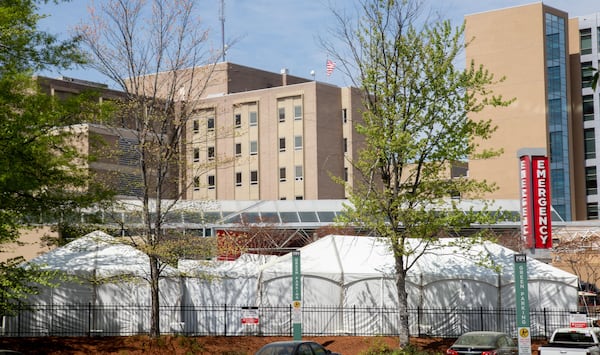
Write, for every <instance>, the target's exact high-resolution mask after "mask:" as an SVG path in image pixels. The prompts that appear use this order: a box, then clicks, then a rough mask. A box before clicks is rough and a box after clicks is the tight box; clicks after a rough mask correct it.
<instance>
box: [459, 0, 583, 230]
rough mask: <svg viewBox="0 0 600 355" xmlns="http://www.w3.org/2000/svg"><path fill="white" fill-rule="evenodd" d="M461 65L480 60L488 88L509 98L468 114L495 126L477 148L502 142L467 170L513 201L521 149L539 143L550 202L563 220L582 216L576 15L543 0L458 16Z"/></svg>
mask: <svg viewBox="0 0 600 355" xmlns="http://www.w3.org/2000/svg"><path fill="white" fill-rule="evenodd" d="M465 20H466V31H465V33H466V35H465V38H466V39H467V40H470V41H471V42H470V44H469V45H468V47H467V51H466V59H467V63H470V62H471V61H474V63H475V65H484V66H485V68H486V69H488V70H489V71H490V72H491V73H494V75H495V76H496V78H500V77H503V76H504V77H506V80H505V81H504V82H501V83H499V84H497V85H496V86H495V87H494V91H495V93H497V94H502V95H503V96H504V97H505V98H515V102H514V103H513V104H512V105H510V106H509V107H503V108H491V109H486V110H484V111H483V112H481V113H479V114H476V115H473V116H472V118H474V119H492V120H493V122H494V124H496V125H497V126H498V130H497V131H496V132H495V133H494V134H493V137H492V139H490V140H488V141H486V142H483V143H482V147H483V148H488V147H490V148H503V149H504V153H503V154H502V155H501V156H499V157H497V158H493V159H487V160H471V161H469V176H470V177H473V178H477V179H486V180H487V181H490V182H494V183H496V184H497V186H498V190H497V191H496V192H494V193H493V194H491V195H489V196H487V197H488V198H495V199H518V198H520V190H519V165H518V157H517V151H518V150H519V149H521V148H543V149H545V150H546V152H547V154H548V156H549V157H550V169H551V185H552V186H551V196H552V205H553V207H554V208H555V209H556V210H557V212H558V213H559V214H560V215H561V216H562V218H563V219H565V220H567V221H569V220H580V219H586V203H585V201H586V197H585V180H584V170H585V169H584V159H583V143H582V142H583V129H582V116H581V81H580V73H581V69H580V62H579V31H578V26H577V19H573V20H569V18H568V14H567V13H566V12H564V11H561V10H558V9H555V8H552V7H549V6H546V5H544V4H543V3H541V2H539V3H533V4H529V5H523V6H516V7H510V8H505V9H500V10H495V11H489V12H484V13H477V14H472V15H467V16H465Z"/></svg>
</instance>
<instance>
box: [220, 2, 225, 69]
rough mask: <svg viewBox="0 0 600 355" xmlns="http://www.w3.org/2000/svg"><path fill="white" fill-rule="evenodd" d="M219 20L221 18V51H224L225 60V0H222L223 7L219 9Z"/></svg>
mask: <svg viewBox="0 0 600 355" xmlns="http://www.w3.org/2000/svg"><path fill="white" fill-rule="evenodd" d="M219 20H221V51H222V52H223V61H225V50H226V49H227V47H226V45H225V0H221V9H220V11H219Z"/></svg>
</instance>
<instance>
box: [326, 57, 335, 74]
mask: <svg viewBox="0 0 600 355" xmlns="http://www.w3.org/2000/svg"><path fill="white" fill-rule="evenodd" d="M326 67H327V76H330V75H331V73H333V69H335V62H334V61H332V60H331V59H327V65H326Z"/></svg>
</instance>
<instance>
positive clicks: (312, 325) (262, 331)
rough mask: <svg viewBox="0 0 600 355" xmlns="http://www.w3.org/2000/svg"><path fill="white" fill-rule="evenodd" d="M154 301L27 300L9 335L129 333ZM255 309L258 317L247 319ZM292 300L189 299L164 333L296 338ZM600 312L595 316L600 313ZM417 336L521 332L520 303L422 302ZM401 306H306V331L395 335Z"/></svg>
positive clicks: (533, 316)
mask: <svg viewBox="0 0 600 355" xmlns="http://www.w3.org/2000/svg"><path fill="white" fill-rule="evenodd" d="M150 310H151V309H150V306H147V305H130V306H123V305H92V304H65V305H27V306H23V307H21V308H20V309H19V310H18V312H17V313H16V315H14V316H4V317H2V318H3V319H2V322H1V323H0V324H1V325H2V327H1V328H0V335H2V336H13V337H15V336H16V337H20V336H27V337H30V336H127V335H139V334H147V333H149V329H150V313H151V312H150ZM248 310H251V311H252V314H251V316H252V317H253V319H258V323H253V322H250V323H243V322H242V319H243V318H245V317H248ZM293 313H294V312H293V309H292V306H291V305H284V306H261V307H251V306H248V305H227V304H223V305H182V306H175V307H161V308H160V324H161V333H163V334H182V335H189V336H206V335H213V336H216V335H218V336H241V335H259V336H291V335H292V322H293ZM572 313H573V311H571V310H551V309H541V310H531V311H530V323H531V327H530V328H531V329H530V330H531V337H532V338H548V337H549V336H550V335H551V334H552V332H553V331H554V330H555V329H556V328H558V327H564V326H568V325H569V320H570V317H571V315H572ZM598 316H599V314H598V313H597V312H596V313H593V314H588V317H590V318H596V319H597V318H598ZM408 317H409V318H408V319H409V332H410V335H411V336H435V337H457V336H459V335H460V334H462V333H464V332H466V331H473V330H494V331H502V332H506V333H508V334H513V335H516V329H517V327H516V311H515V309H487V308H473V309H468V308H451V309H447V308H439V309H425V308H415V309H409V310H408ZM398 320H399V311H398V309H397V308H387V307H359V306H351V307H337V306H304V307H303V308H302V333H303V334H304V335H306V336H325V335H327V336H331V335H353V336H374V335H382V336H395V335H398V333H399V332H398V330H399V325H398V324H399V323H398Z"/></svg>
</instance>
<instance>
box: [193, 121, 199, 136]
mask: <svg viewBox="0 0 600 355" xmlns="http://www.w3.org/2000/svg"><path fill="white" fill-rule="evenodd" d="M192 127H193V128H192V130H193V132H194V133H198V132H200V122H198V120H194V121H193V122H192Z"/></svg>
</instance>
